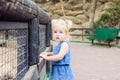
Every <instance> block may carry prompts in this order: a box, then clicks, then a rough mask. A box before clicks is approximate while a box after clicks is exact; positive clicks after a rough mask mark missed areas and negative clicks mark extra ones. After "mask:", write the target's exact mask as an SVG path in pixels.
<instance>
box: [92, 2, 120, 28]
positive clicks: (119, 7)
mask: <svg viewBox="0 0 120 80" xmlns="http://www.w3.org/2000/svg"><path fill="white" fill-rule="evenodd" d="M94 26H95V27H120V0H118V1H115V4H114V5H113V6H112V7H110V8H108V9H106V12H105V13H104V14H102V15H101V17H100V19H99V20H98V21H96V22H94Z"/></svg>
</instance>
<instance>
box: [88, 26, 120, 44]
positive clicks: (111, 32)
mask: <svg viewBox="0 0 120 80" xmlns="http://www.w3.org/2000/svg"><path fill="white" fill-rule="evenodd" d="M118 31H119V29H116V28H96V29H95V30H94V33H93V35H92V36H87V39H89V40H91V41H92V44H93V43H94V40H97V41H107V42H108V46H111V45H110V42H112V41H114V40H115V39H116V37H117V36H118Z"/></svg>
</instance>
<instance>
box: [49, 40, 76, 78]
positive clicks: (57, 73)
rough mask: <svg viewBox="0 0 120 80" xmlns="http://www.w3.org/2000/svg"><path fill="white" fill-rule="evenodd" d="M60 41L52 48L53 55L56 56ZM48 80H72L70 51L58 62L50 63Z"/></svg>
mask: <svg viewBox="0 0 120 80" xmlns="http://www.w3.org/2000/svg"><path fill="white" fill-rule="evenodd" d="M64 42H65V41H62V42H61V43H59V44H58V45H57V46H55V47H54V49H53V53H54V55H56V54H58V53H59V51H60V48H61V44H62V43H64ZM49 80H74V77H73V73H72V70H71V67H70V50H69V51H68V52H67V53H66V55H65V56H64V58H63V59H62V60H60V61H56V62H52V69H51V72H50V79H49Z"/></svg>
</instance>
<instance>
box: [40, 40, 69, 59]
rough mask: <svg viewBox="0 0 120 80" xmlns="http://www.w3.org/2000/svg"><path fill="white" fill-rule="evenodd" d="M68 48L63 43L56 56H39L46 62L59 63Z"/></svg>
mask: <svg viewBox="0 0 120 80" xmlns="http://www.w3.org/2000/svg"><path fill="white" fill-rule="evenodd" d="M68 48H69V46H68V44H67V43H66V42H64V43H62V45H61V49H60V52H59V53H58V54H57V55H53V56H47V55H40V56H41V57H43V58H44V59H46V60H48V61H59V60H61V59H63V58H64V56H65V55H66V53H67V51H68Z"/></svg>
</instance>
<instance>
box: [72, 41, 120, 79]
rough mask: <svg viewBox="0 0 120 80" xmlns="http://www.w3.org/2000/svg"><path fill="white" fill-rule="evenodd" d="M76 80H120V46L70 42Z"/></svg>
mask: <svg viewBox="0 0 120 80" xmlns="http://www.w3.org/2000/svg"><path fill="white" fill-rule="evenodd" d="M70 47H71V67H72V70H73V73H74V76H75V80H120V48H116V47H107V46H100V45H91V44H84V43H70Z"/></svg>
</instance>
